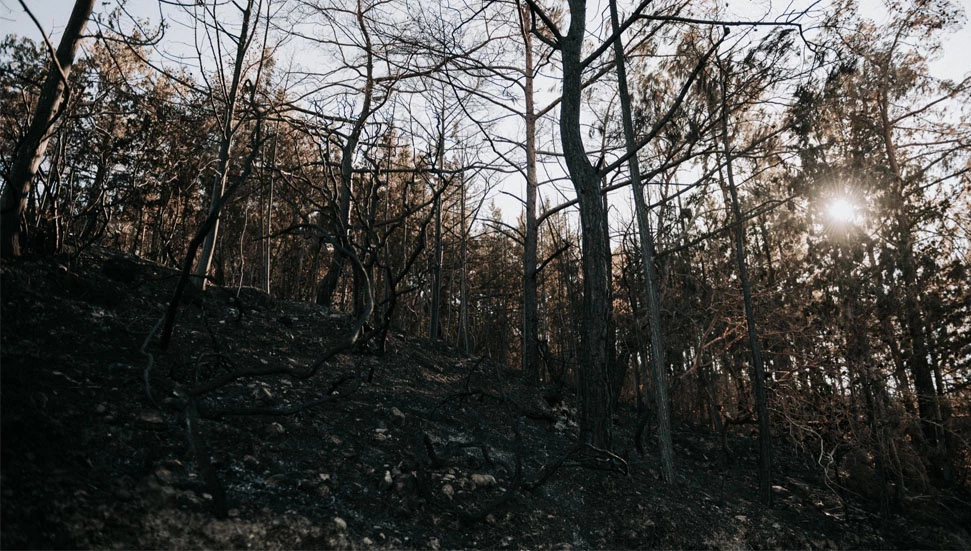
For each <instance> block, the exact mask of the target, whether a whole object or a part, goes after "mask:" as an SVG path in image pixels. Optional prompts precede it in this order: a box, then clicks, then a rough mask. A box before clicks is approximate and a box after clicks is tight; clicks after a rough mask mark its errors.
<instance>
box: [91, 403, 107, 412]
mask: <svg viewBox="0 0 971 551" xmlns="http://www.w3.org/2000/svg"><path fill="white" fill-rule="evenodd" d="M107 410H108V408H107V407H105V405H104V404H98V407H96V408H94V411H96V412H98V413H104V412H105V411H107Z"/></svg>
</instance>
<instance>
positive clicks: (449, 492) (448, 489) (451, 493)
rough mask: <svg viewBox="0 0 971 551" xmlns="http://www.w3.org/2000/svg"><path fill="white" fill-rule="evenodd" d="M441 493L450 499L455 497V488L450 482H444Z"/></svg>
mask: <svg viewBox="0 0 971 551" xmlns="http://www.w3.org/2000/svg"><path fill="white" fill-rule="evenodd" d="M442 493H443V494H445V497H447V498H448V499H449V501H451V500H452V498H454V497H455V488H453V487H452V485H451V484H446V485H444V486H442Z"/></svg>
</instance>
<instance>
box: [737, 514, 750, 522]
mask: <svg viewBox="0 0 971 551" xmlns="http://www.w3.org/2000/svg"><path fill="white" fill-rule="evenodd" d="M735 520H737V521H739V522H746V521H747V520H748V517H747V516H745V515H735Z"/></svg>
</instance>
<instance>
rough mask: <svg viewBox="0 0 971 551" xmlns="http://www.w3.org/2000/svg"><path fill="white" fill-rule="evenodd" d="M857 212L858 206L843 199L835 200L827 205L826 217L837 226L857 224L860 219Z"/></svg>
mask: <svg viewBox="0 0 971 551" xmlns="http://www.w3.org/2000/svg"><path fill="white" fill-rule="evenodd" d="M856 210H857V207H856V205H854V204H853V203H851V202H850V201H848V200H847V199H845V198H842V197H838V198H836V199H833V200H831V201H830V202H829V204H828V205H826V215H827V216H828V217H829V219H830V221H832V222H835V223H837V224H852V223H853V222H856V220H857V218H858V215H857V212H856Z"/></svg>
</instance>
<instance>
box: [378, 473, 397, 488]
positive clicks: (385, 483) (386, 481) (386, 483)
mask: <svg viewBox="0 0 971 551" xmlns="http://www.w3.org/2000/svg"><path fill="white" fill-rule="evenodd" d="M392 484H394V479H392V478H391V471H384V478H383V479H382V480H381V489H382V490H387V489H389V488H391V485H392Z"/></svg>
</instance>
